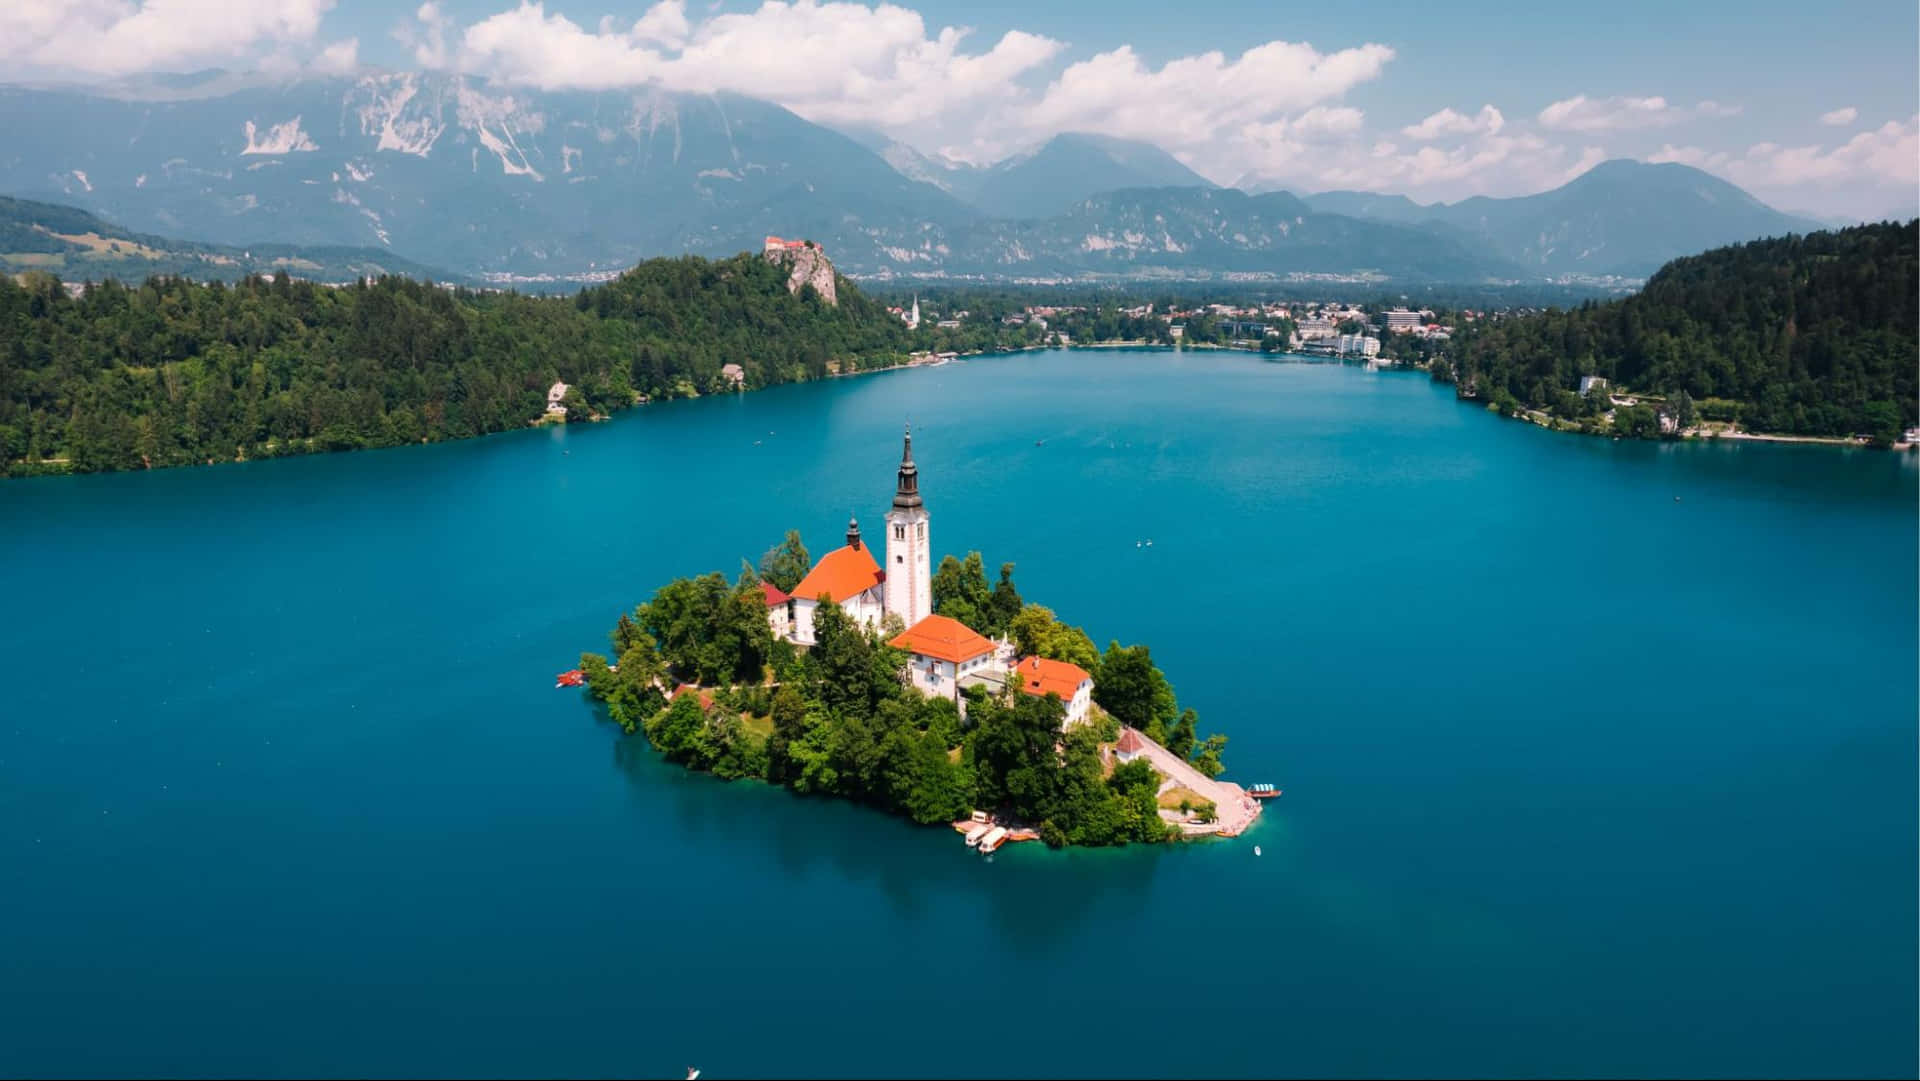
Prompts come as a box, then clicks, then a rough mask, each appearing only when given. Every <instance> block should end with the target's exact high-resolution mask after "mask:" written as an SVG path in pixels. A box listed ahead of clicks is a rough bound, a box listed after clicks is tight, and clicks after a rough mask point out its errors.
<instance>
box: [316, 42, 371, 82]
mask: <svg viewBox="0 0 1920 1081" xmlns="http://www.w3.org/2000/svg"><path fill="white" fill-rule="evenodd" d="M312 66H313V69H314V70H315V71H319V72H323V73H325V74H328V75H346V74H348V73H350V72H352V71H353V69H355V68H357V67H359V66H360V39H359V38H347V39H345V40H343V41H336V42H334V43H333V44H331V45H329V46H327V47H326V48H324V49H322V50H320V55H318V56H316V57H314V58H313V65H312Z"/></svg>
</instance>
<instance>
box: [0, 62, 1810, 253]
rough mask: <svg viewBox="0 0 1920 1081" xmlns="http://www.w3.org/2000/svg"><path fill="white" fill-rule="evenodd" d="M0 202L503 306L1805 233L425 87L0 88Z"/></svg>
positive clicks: (1685, 184)
mask: <svg viewBox="0 0 1920 1081" xmlns="http://www.w3.org/2000/svg"><path fill="white" fill-rule="evenodd" d="M0 124H4V126H5V130H6V131H7V132H8V133H9V138H8V140H7V142H6V145H5V147H4V149H0V192H7V193H11V194H13V195H16V196H20V197H23V198H28V199H36V200H41V201H46V202H53V203H67V204H74V205H76V206H78V207H81V208H83V209H85V210H87V211H89V212H92V213H95V214H98V215H100V216H102V217H104V218H107V219H111V220H112V221H114V222H117V223H118V224H119V225H120V226H121V227H123V228H125V229H128V230H136V231H139V232H140V233H142V234H164V235H168V236H181V237H192V238H194V239H195V240H197V241H202V242H205V243H208V244H212V245H224V246H228V247H236V248H241V249H246V248H249V247H252V246H258V245H261V244H263V243H269V242H271V243H277V244H293V245H309V246H348V247H362V248H374V249H382V250H386V251H391V252H395V253H400V254H402V255H404V256H406V257H408V258H411V259H417V260H420V261H421V262H422V263H424V264H429V265H433V266H439V267H444V268H447V269H448V270H449V271H453V272H456V273H467V274H473V275H482V276H487V277H491V278H494V279H496V280H498V279H502V278H511V279H517V280H528V279H536V280H537V279H540V278H577V277H591V276H596V275H606V274H610V273H612V272H614V271H617V270H618V269H620V268H623V267H626V266H628V265H631V264H632V263H634V262H636V261H638V260H639V259H641V258H644V257H647V256H650V255H659V254H666V253H674V252H694V253H700V254H708V255H719V254H726V253H730V252H734V251H738V250H741V249H743V248H745V249H757V248H758V247H759V246H760V242H761V239H762V238H763V237H764V236H766V235H769V234H778V235H783V236H789V237H801V238H806V239H811V240H815V241H817V242H819V243H821V244H823V245H824V246H826V247H827V249H828V250H829V251H830V252H831V254H832V255H833V258H834V261H835V263H836V264H837V265H838V266H839V267H840V268H841V269H842V270H843V271H844V272H846V273H849V274H852V275H856V276H865V277H881V278H887V277H903V276H908V277H913V276H925V277H973V278H987V279H1022V278H1061V277H1073V278H1101V277H1124V278H1152V277H1183V278H1206V277H1211V276H1214V275H1219V274H1232V275H1236V276H1254V277H1266V278H1274V279H1282V280H1284V279H1286V278H1288V277H1290V276H1293V277H1297V276H1301V275H1307V276H1323V275H1334V276H1343V275H1362V276H1365V277H1366V278H1368V279H1371V280H1397V281H1408V282H1413V281H1447V282H1483V281H1489V280H1520V279H1533V280H1539V279H1545V278H1553V277H1565V276H1569V275H1572V276H1604V275H1624V276H1630V277H1637V276H1643V275H1645V274H1647V273H1650V272H1651V271H1652V270H1653V269H1654V268H1656V267H1657V266H1659V265H1660V264H1661V263H1663V262H1665V261H1666V260H1668V259H1670V258H1672V257H1674V256H1677V255H1682V254H1687V253H1690V252H1695V251H1700V250H1704V249H1706V248H1709V247H1713V246H1715V245H1718V244H1723V243H1729V242H1733V241H1740V240H1746V239H1751V238H1753V237H1757V236H1761V235H1768V234H1777V233H1782V232H1789V231H1805V230H1809V229H1812V228H1816V227H1817V224H1816V223H1813V222H1809V221H1806V220H1804V219H1800V218H1795V217H1792V216H1790V215H1785V214H1781V213H1779V212H1777V211H1774V210H1772V209H1771V208H1768V207H1766V206H1765V205H1764V204H1761V203H1759V202H1758V201H1757V200H1754V199H1753V198H1752V197H1751V196H1749V195H1747V194H1746V193H1745V192H1742V191H1740V189H1738V188H1736V187H1734V186H1732V185H1730V184H1727V183H1725V182H1724V181H1720V180H1718V179H1716V178H1714V177H1711V176H1709V175H1708V174H1705V173H1702V172H1699V171H1698V170H1694V169H1690V168H1688V167H1686V166H1681V165H1645V164H1641V163H1636V162H1626V161H1617V162H1607V163H1605V164H1603V165H1600V166H1598V167H1596V168H1595V169H1594V170H1593V171H1591V172H1589V173H1587V174H1586V175H1584V176H1582V177H1579V178H1577V179H1575V180H1574V181H1573V182H1571V183H1569V184H1567V185H1565V186H1564V187H1561V188H1558V189H1555V190H1554V191H1551V192H1544V193H1541V194H1539V195H1532V196H1526V197H1523V198H1518V199H1487V198H1479V199H1469V200H1465V201H1464V202H1461V203H1456V204H1452V205H1450V206H1449V205H1440V204H1436V205H1434V206H1421V205H1419V204H1416V203H1413V202H1412V201H1411V200H1407V199H1405V198H1404V197H1397V196H1380V195H1371V194H1363V193H1352V192H1327V193H1322V194H1319V195H1312V196H1308V197H1306V198H1296V197H1295V196H1293V195H1290V194H1287V193H1285V192H1259V193H1248V192H1243V191H1238V190H1234V189H1224V188H1217V187H1215V186H1214V185H1212V184H1210V183H1209V182H1208V181H1207V180H1206V179H1205V178H1204V177H1201V176H1200V175H1199V174H1197V173H1195V172H1193V171H1192V170H1191V169H1189V168H1188V167H1187V166H1185V165H1183V164H1182V163H1180V162H1179V161H1178V160H1177V159H1175V158H1174V157H1173V156H1172V155H1170V154H1168V153H1166V152H1165V151H1164V150H1162V149H1160V148H1159V147H1156V146H1153V145H1151V144H1147V143H1142V142H1133V141H1127V140H1121V139H1112V138H1107V137H1103V136H1093V135H1082V134H1063V135H1059V136H1056V137H1054V138H1053V139H1051V140H1050V141H1048V142H1047V143H1045V144H1043V145H1041V146H1039V147H1037V148H1034V149H1033V150H1031V151H1029V152H1027V153H1023V154H1020V155H1017V156H1015V157H1013V158H1010V159H1008V160H1006V161H1003V162H1000V163H997V164H994V165H990V166H974V165H967V164H962V163H958V162H954V161H951V160H948V159H945V158H942V157H939V156H937V155H928V154H924V153H921V152H919V151H915V150H913V149H912V148H910V147H907V146H905V145H904V144H901V143H897V142H891V141H889V140H886V139H884V138H879V137H875V136H871V135H861V134H859V133H854V134H852V135H849V134H846V133H841V132H837V131H833V130H830V129H828V128H825V127H822V126H820V125H817V124H813V123H810V122H808V121H806V120H803V119H802V118H800V117H798V116H796V115H794V114H793V113H791V112H789V111H788V110H786V109H783V108H781V107H779V106H777V105H773V104H770V103H768V102H765V101H761V100H758V99H755V98H750V97H744V96H740V95H735V94H680V93H670V92H666V91H662V90H657V89H646V88H643V89H639V90H624V91H605V92H572V91H569V92H540V91H532V90H527V89H524V88H519V87H503V86H499V85H495V84H490V83H487V82H484V81H481V80H477V79H474V78H471V77H467V76H460V75H453V74H439V73H431V74H429V73H408V72H399V73H377V72H376V73H367V74H362V75H358V76H351V77H338V78H306V79H298V80H292V81H288V80H282V79H273V78H268V77H264V76H250V75H235V74H230V73H226V72H219V71H210V72H201V73H196V74H192V75H182V76H164V77H144V78H138V79H133V80H128V81H125V82H121V83H117V84H112V85H107V86H90V87H84V88H79V87H61V86H39V87H27V86H10V87H0Z"/></svg>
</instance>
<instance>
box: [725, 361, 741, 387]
mask: <svg viewBox="0 0 1920 1081" xmlns="http://www.w3.org/2000/svg"><path fill="white" fill-rule="evenodd" d="M720 374H721V376H722V377H724V378H725V379H726V381H727V382H729V383H732V384H733V385H734V386H736V387H737V386H739V385H740V384H742V383H745V382H746V381H747V370H746V369H745V368H742V367H741V366H740V365H738V364H722V365H720Z"/></svg>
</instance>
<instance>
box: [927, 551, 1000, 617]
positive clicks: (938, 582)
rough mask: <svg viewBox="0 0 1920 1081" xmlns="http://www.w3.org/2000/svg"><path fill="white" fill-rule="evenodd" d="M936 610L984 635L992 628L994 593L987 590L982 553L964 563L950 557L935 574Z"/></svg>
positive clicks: (970, 556)
mask: <svg viewBox="0 0 1920 1081" xmlns="http://www.w3.org/2000/svg"><path fill="white" fill-rule="evenodd" d="M932 586H933V610H934V611H935V612H938V613H940V614H941V615H943V616H947V617H948V618H950V619H957V620H959V621H960V622H962V623H965V624H966V625H967V626H969V627H971V628H973V629H974V630H976V631H979V632H981V633H982V634H985V633H988V630H989V628H990V627H991V626H992V603H993V595H992V592H991V591H990V590H989V589H988V588H987V571H986V564H985V562H984V561H983V560H981V558H980V553H979V552H968V553H967V557H966V559H964V560H960V559H955V558H953V557H952V556H947V557H946V558H944V559H942V560H941V561H940V566H939V567H938V568H937V569H936V570H935V571H934V572H933V582H932Z"/></svg>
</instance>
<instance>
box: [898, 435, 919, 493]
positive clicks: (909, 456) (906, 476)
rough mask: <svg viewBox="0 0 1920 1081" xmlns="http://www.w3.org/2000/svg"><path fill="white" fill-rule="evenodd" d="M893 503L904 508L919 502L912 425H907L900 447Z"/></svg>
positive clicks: (917, 468)
mask: <svg viewBox="0 0 1920 1081" xmlns="http://www.w3.org/2000/svg"><path fill="white" fill-rule="evenodd" d="M893 505H894V507H895V509H898V510H906V509H908V508H911V507H918V506H920V505H921V502H920V468H919V467H918V466H916V465H914V464H913V425H911V424H909V425H907V435H906V441H905V443H904V444H903V445H902V447H901V449H900V478H899V483H897V484H896V485H894V489H893Z"/></svg>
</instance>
